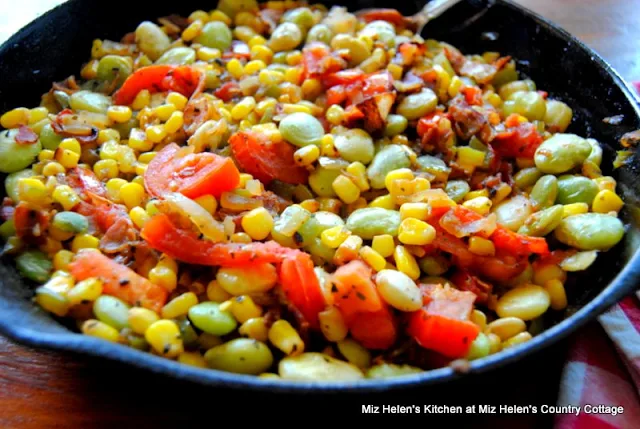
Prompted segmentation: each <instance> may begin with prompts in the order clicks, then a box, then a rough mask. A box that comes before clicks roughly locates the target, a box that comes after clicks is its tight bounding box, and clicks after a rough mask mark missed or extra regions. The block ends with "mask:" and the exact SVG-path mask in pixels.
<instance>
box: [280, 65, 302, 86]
mask: <svg viewBox="0 0 640 429" xmlns="http://www.w3.org/2000/svg"><path fill="white" fill-rule="evenodd" d="M301 75H302V70H301V69H299V68H298V67H291V68H288V69H287V70H286V71H285V72H284V80H286V81H287V82H289V83H292V84H294V85H298V83H299V82H300V76H301Z"/></svg>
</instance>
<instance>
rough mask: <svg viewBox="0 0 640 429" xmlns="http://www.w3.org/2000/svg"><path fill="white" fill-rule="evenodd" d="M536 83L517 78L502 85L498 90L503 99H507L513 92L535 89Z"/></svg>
mask: <svg viewBox="0 0 640 429" xmlns="http://www.w3.org/2000/svg"><path fill="white" fill-rule="evenodd" d="M535 90H536V84H535V83H534V82H533V81H532V80H530V79H527V80H516V81H513V82H509V83H506V84H504V85H502V86H501V87H500V91H498V95H499V96H500V98H502V99H503V100H507V99H508V98H509V97H510V96H511V94H514V93H516V92H519V91H535Z"/></svg>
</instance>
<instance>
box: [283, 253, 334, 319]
mask: <svg viewBox="0 0 640 429" xmlns="http://www.w3.org/2000/svg"><path fill="white" fill-rule="evenodd" d="M280 283H281V284H282V290H283V291H284V293H285V295H286V296H287V298H288V299H289V300H290V301H291V303H292V304H293V305H295V307H296V308H297V309H298V310H300V312H301V313H302V315H303V316H304V318H305V320H306V321H307V322H309V325H310V326H311V327H312V328H314V329H317V328H318V327H319V322H318V313H320V312H321V311H322V310H324V307H325V300H324V295H323V294H322V289H321V287H320V282H319V281H318V277H317V276H316V273H315V271H314V270H313V261H312V260H311V257H310V256H309V255H307V254H306V253H303V252H298V253H297V254H292V255H291V256H289V257H286V258H285V259H284V260H283V261H282V265H281V266H280Z"/></svg>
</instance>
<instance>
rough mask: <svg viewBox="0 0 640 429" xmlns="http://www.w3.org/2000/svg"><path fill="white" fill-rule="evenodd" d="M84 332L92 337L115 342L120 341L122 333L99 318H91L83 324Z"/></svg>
mask: <svg viewBox="0 0 640 429" xmlns="http://www.w3.org/2000/svg"><path fill="white" fill-rule="evenodd" d="M81 330H82V333H83V334H85V335H89V336H92V337H96V338H100V339H103V340H106V341H111V342H113V343H115V342H117V341H118V338H120V333H119V332H118V330H117V329H116V328H114V327H112V326H109V325H107V324H106V323H103V322H101V321H99V320H95V319H89V320H87V321H85V322H84V323H83V324H82V328H81Z"/></svg>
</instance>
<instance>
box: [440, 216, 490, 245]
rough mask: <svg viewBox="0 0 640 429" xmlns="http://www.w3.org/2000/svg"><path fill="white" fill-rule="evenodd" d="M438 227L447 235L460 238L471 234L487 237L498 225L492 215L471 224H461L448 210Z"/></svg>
mask: <svg viewBox="0 0 640 429" xmlns="http://www.w3.org/2000/svg"><path fill="white" fill-rule="evenodd" d="M440 226H441V227H442V228H443V229H444V230H445V231H447V232H448V233H449V234H451V235H453V236H455V237H458V238H462V237H467V236H469V235H472V234H476V235H480V236H482V237H489V236H490V235H491V234H493V232H494V231H495V230H496V228H497V226H498V225H497V222H496V215H495V214H494V213H491V214H490V215H489V216H487V217H484V218H482V219H478V220H476V221H473V222H461V221H460V219H458V217H457V216H456V215H455V214H454V212H453V211H452V210H450V211H448V212H447V213H445V214H444V215H442V217H441V218H440Z"/></svg>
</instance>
